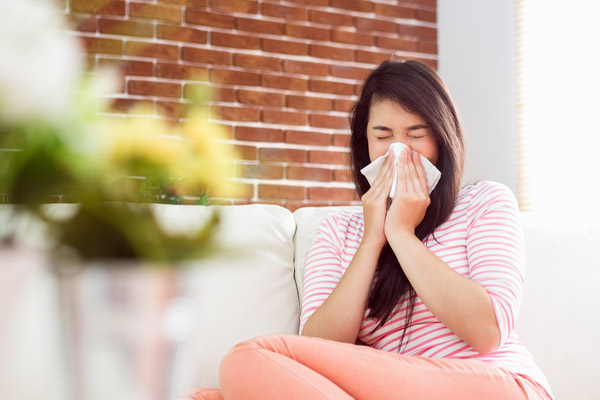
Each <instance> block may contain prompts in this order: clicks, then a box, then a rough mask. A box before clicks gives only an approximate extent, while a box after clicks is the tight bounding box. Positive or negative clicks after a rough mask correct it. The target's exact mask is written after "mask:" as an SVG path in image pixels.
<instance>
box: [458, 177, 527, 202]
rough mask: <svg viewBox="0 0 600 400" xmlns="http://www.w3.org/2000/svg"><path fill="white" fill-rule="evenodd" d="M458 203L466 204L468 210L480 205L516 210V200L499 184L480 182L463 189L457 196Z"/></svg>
mask: <svg viewBox="0 0 600 400" xmlns="http://www.w3.org/2000/svg"><path fill="white" fill-rule="evenodd" d="M458 200H459V202H465V201H466V202H468V203H469V208H473V207H478V206H482V205H487V206H493V205H494V204H496V205H504V206H508V205H509V206H512V207H515V208H517V209H518V205H517V199H516V197H515V195H514V193H513V192H512V190H510V188H509V187H508V186H506V185H505V184H503V183H500V182H494V181H481V182H477V183H474V184H471V185H468V186H465V187H463V188H462V189H461V190H460V192H459V195H458Z"/></svg>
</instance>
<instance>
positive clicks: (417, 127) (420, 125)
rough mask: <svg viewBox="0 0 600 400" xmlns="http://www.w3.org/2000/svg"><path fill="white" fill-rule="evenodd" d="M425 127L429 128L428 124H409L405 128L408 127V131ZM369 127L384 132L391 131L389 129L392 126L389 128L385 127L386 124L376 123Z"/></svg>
mask: <svg viewBox="0 0 600 400" xmlns="http://www.w3.org/2000/svg"><path fill="white" fill-rule="evenodd" d="M427 128H429V126H428V125H425V124H417V125H411V126H409V127H408V128H407V129H408V130H409V131H416V130H418V129H427ZM371 129H377V130H379V131H386V132H391V131H392V128H389V127H387V126H384V125H377V126H374V127H372V128H371Z"/></svg>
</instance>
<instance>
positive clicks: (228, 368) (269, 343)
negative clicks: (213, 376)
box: [219, 335, 298, 386]
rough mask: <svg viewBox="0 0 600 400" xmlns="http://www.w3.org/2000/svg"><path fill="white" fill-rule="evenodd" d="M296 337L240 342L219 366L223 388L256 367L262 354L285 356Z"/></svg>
mask: <svg viewBox="0 0 600 400" xmlns="http://www.w3.org/2000/svg"><path fill="white" fill-rule="evenodd" d="M296 337H298V336H295V335H271V336H261V337H257V338H254V339H250V340H246V341H243V342H240V343H238V344H236V345H235V346H233V348H232V349H231V350H229V352H228V353H227V354H226V355H225V357H223V359H222V360H221V364H220V366H219V381H220V383H221V386H222V384H223V382H224V381H227V380H228V378H230V377H233V376H236V377H239V376H240V375H241V374H245V373H248V372H250V371H251V370H252V369H253V368H255V367H256V365H255V364H256V362H257V358H259V359H262V357H261V356H259V354H260V353H264V352H269V353H280V354H285V353H286V351H287V348H288V344H289V341H290V340H294V338H296Z"/></svg>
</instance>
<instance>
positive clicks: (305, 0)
mask: <svg viewBox="0 0 600 400" xmlns="http://www.w3.org/2000/svg"><path fill="white" fill-rule="evenodd" d="M288 2H289V3H299V4H309V5H311V6H328V5H329V0H288Z"/></svg>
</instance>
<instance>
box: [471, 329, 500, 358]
mask: <svg viewBox="0 0 600 400" xmlns="http://www.w3.org/2000/svg"><path fill="white" fill-rule="evenodd" d="M469 344H470V345H471V347H472V348H473V349H474V350H475V351H476V352H478V353H479V354H490V353H493V352H495V351H496V350H498V348H499V347H500V330H499V329H498V327H497V326H493V327H489V328H488V329H485V331H484V332H480V334H478V335H477V337H476V338H475V339H474V340H472V343H469Z"/></svg>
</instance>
